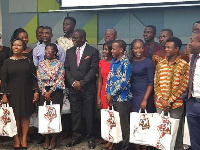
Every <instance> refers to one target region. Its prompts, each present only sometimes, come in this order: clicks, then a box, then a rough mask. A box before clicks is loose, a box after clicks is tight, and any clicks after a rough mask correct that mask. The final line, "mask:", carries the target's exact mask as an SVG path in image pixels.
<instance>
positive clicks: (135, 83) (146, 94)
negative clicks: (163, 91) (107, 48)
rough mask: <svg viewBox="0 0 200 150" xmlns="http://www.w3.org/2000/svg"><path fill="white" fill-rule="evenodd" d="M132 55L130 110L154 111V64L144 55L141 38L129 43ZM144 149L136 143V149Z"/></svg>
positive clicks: (144, 148)
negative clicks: (131, 97) (131, 98)
mask: <svg viewBox="0 0 200 150" xmlns="http://www.w3.org/2000/svg"><path fill="white" fill-rule="evenodd" d="M131 50H132V54H133V57H132V58H131V60H130V62H131V64H132V77H131V92H132V94H133V100H132V101H131V111H132V112H138V111H139V110H140V108H141V109H146V110H147V112H148V113H153V112H156V108H155V105H154V97H153V95H154V94H153V85H154V82H153V81H154V72H155V69H154V66H153V63H152V61H151V59H149V58H146V57H144V42H143V41H142V40H141V39H135V40H133V41H132V43H131ZM140 148H142V150H146V146H142V147H141V146H140V145H136V150H140Z"/></svg>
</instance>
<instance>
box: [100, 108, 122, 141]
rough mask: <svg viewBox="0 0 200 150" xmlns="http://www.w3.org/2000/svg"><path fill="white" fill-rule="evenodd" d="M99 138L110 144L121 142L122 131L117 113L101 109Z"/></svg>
mask: <svg viewBox="0 0 200 150" xmlns="http://www.w3.org/2000/svg"><path fill="white" fill-rule="evenodd" d="M101 137H102V138H103V139H104V140H106V141H109V142H112V143H119V142H121V141H122V130H121V124H120V117H119V112H117V111H114V109H113V107H112V110H109V109H101Z"/></svg>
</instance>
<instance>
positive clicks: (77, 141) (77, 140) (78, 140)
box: [66, 139, 81, 147]
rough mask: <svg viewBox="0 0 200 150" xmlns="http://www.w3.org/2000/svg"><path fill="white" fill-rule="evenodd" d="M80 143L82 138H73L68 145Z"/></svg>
mask: <svg viewBox="0 0 200 150" xmlns="http://www.w3.org/2000/svg"><path fill="white" fill-rule="evenodd" d="M79 143H81V140H80V139H76V140H71V141H69V142H68V143H67V144H66V147H72V146H74V145H77V144H79Z"/></svg>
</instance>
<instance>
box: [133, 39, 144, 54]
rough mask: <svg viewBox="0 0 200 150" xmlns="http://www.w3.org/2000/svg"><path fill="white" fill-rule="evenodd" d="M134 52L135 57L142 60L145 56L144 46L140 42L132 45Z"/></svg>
mask: <svg viewBox="0 0 200 150" xmlns="http://www.w3.org/2000/svg"><path fill="white" fill-rule="evenodd" d="M132 52H133V54H134V56H135V57H137V58H142V57H143V55H144V45H143V43H142V42H140V41H136V42H135V43H133V44H132Z"/></svg>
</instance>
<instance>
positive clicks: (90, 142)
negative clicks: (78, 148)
mask: <svg viewBox="0 0 200 150" xmlns="http://www.w3.org/2000/svg"><path fill="white" fill-rule="evenodd" d="M88 147H89V149H94V148H95V147H96V143H95V142H94V140H89V141H88Z"/></svg>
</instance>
